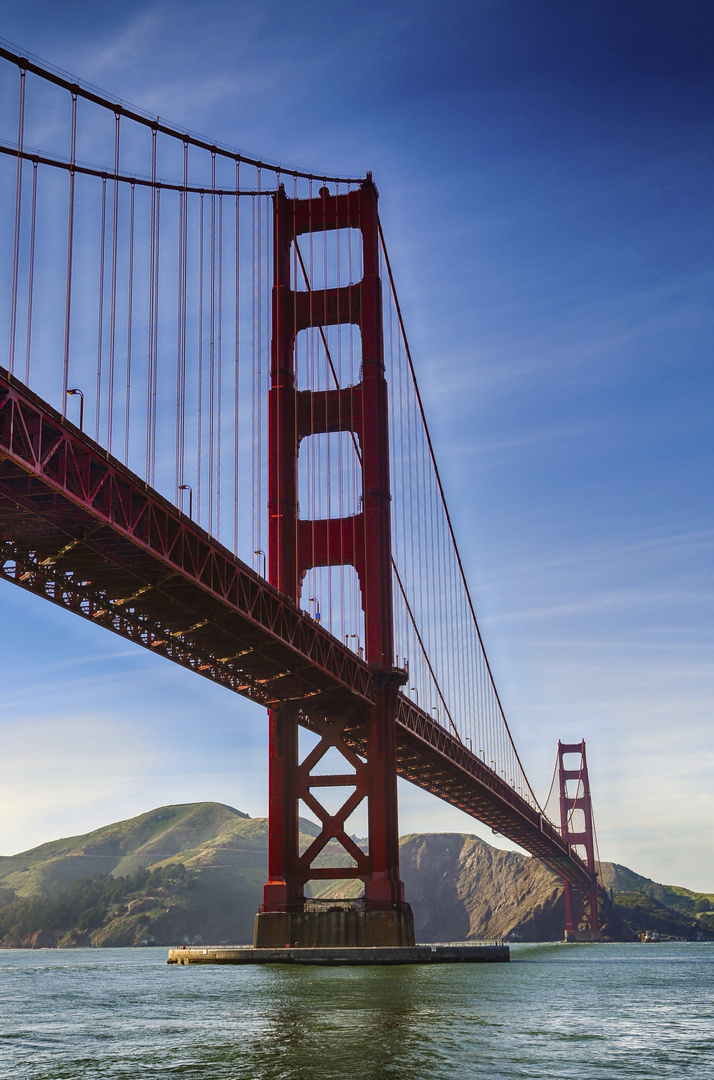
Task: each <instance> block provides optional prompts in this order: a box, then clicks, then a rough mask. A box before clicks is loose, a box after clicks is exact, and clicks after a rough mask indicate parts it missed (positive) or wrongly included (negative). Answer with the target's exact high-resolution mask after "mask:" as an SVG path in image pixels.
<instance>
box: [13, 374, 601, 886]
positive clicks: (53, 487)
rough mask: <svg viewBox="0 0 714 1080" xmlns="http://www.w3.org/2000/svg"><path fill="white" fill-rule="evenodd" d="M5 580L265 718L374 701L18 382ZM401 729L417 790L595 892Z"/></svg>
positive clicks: (361, 679) (429, 736)
mask: <svg viewBox="0 0 714 1080" xmlns="http://www.w3.org/2000/svg"><path fill="white" fill-rule="evenodd" d="M0 574H2V576H3V577H4V578H5V579H6V580H8V581H11V582H13V583H15V584H17V585H20V586H21V587H23V588H25V589H28V590H30V591H32V592H34V593H36V594H39V595H41V596H43V597H45V598H46V599H48V600H51V601H52V602H53V603H55V604H58V605H60V606H62V607H65V608H67V609H69V610H71V611H73V612H75V613H76V614H78V615H81V616H83V617H84V618H86V619H89V620H90V621H92V622H95V623H97V624H98V625H101V626H104V627H106V628H107V629H110V630H112V631H114V632H115V633H118V634H120V635H122V636H123V637H126V638H128V639H130V640H132V641H135V642H137V643H138V644H141V645H143V646H144V647H145V648H148V649H150V650H152V651H153V652H156V653H158V654H160V655H162V656H166V657H167V658H169V659H171V660H173V661H175V662H176V663H179V664H182V665H183V666H185V667H188V668H190V669H192V670H194V671H197V672H198V673H199V674H201V675H203V676H204V677H207V678H209V679H212V680H213V681H216V682H220V683H221V684H223V685H224V686H227V687H228V688H229V689H231V690H233V691H235V692H236V693H239V694H242V695H244V696H246V697H248V698H250V699H251V700H253V701H256V702H258V703H260V704H263V705H270V704H271V703H275V702H279V701H286V700H299V701H305V702H309V705H310V707H311V708H312V709H314V710H317V711H323V712H324V713H326V714H327V715H330V714H333V713H335V712H336V711H340V710H341V709H343V708H344V707H345V706H346V705H347V704H349V703H351V702H354V701H355V700H357V701H359V702H361V703H362V704H364V705H365V706H368V705H369V704H370V703H371V702H372V701H373V700H374V685H373V674H372V672H371V671H370V669H369V667H368V666H367V665H366V664H365V663H363V662H362V661H361V660H359V659H358V658H357V657H356V656H355V655H354V653H353V652H352V651H351V650H350V649H348V648H347V647H346V646H345V645H344V644H343V643H342V642H340V641H338V640H337V639H336V638H334V637H333V636H332V635H331V634H329V633H328V632H327V631H326V630H325V629H324V628H323V627H321V626H320V624H319V623H317V622H316V621H315V620H314V619H312V618H311V617H310V616H309V615H308V614H307V613H305V612H303V611H301V610H300V609H299V608H298V607H297V606H296V605H295V604H294V603H293V602H292V601H290V600H288V599H286V598H285V597H283V596H282V595H281V594H280V593H279V592H278V591H277V590H276V589H274V588H273V587H272V586H271V585H269V584H268V583H267V582H266V581H264V580H263V579H262V578H261V577H260V576H259V575H258V574H256V573H255V571H253V570H252V569H251V568H250V567H248V566H246V565H245V564H244V563H243V562H241V560H240V559H238V558H237V557H236V556H235V555H233V554H232V553H231V552H229V551H228V550H227V549H226V548H224V547H222V545H220V544H219V543H218V542H217V541H216V540H214V539H213V538H212V537H211V536H209V535H208V534H207V533H206V532H205V531H204V530H202V529H201V528H200V527H199V526H198V525H196V524H195V522H193V521H191V519H190V518H188V517H186V516H185V515H184V514H182V513H181V512H180V511H179V510H177V509H176V508H175V507H174V506H173V505H172V504H171V503H170V502H169V501H168V500H167V499H165V498H163V497H162V496H161V495H159V494H158V493H157V492H156V491H154V490H153V489H152V488H150V487H149V486H148V485H147V484H145V483H144V482H143V481H142V480H141V479H140V478H139V477H137V476H136V475H134V474H133V473H131V472H130V471H129V470H128V469H127V468H126V467H125V466H123V465H122V464H121V463H120V462H119V461H117V460H116V459H115V458H112V457H111V456H110V455H109V454H108V453H107V452H106V451H105V450H104V449H102V448H101V447H100V446H98V445H97V444H96V443H95V442H93V440H91V439H90V438H88V436H87V435H85V434H83V433H82V432H80V431H79V429H78V428H76V427H75V426H74V425H73V424H71V423H70V422H69V421H67V420H64V419H63V418H62V417H61V416H60V414H59V413H57V412H56V411H55V410H54V409H53V408H52V407H51V406H49V405H48V404H47V403H46V402H44V401H42V399H40V398H39V397H37V395H35V394H33V393H32V392H31V391H29V390H28V389H27V388H26V387H24V386H23V385H22V384H21V383H20V382H19V381H18V380H16V379H14V378H13V377H12V376H10V375H9V374H8V372H7V371H5V370H4V369H2V368H0ZM306 722H308V723H309V721H307V719H306ZM397 725H398V767H399V772H400V774H401V775H402V776H404V777H405V778H406V779H408V780H410V781H411V782H412V783H414V784H417V785H418V786H419V787H422V788H424V789H425V790H427V791H430V792H432V793H433V794H436V795H438V796H439V797H440V798H442V799H444V800H446V801H447V802H449V803H451V804H452V805H454V806H457V807H459V808H460V809H462V810H465V811H466V812H467V813H469V814H471V815H472V816H473V817H476V818H478V820H480V821H483V822H484V823H485V824H487V825H489V826H490V827H491V828H493V829H494V830H496V831H498V832H500V833H502V834H503V835H504V836H507V837H509V839H511V840H513V841H515V842H516V843H518V844H520V845H521V846H522V847H524V848H525V849H526V850H528V851H530V852H531V853H532V854H533V855H535V856H537V857H538V858H540V859H542V860H543V861H544V862H546V863H547V864H548V865H550V866H551V867H552V868H553V869H555V870H556V871H557V872H558V873H559V874H561V875H562V876H563V877H564V878H565V879H566V880H568V881H570V882H571V883H572V884H575V885H581V886H582V885H585V884H589V881H590V879H589V876H588V874H587V870H586V869H585V866H584V864H583V863H582V862H581V861H580V859H578V858H577V856H575V855H572V854H570V853H569V852H568V849H567V845H566V844H565V842H564V841H563V839H562V838H561V836H560V834H559V833H558V832H557V831H556V829H555V828H554V827H553V826H552V825H551V824H550V822H549V821H547V820H546V819H544V818H542V817H541V815H540V814H539V813H538V812H537V811H536V810H534V809H533V808H532V807H531V806H530V805H529V804H528V803H527V802H526V801H525V800H524V799H522V798H521V796H520V795H519V794H518V793H517V792H516V791H514V789H513V788H512V787H510V786H509V785H508V784H507V783H505V782H504V781H503V780H502V778H501V777H499V776H498V775H497V774H496V773H494V772H493V771H492V770H491V769H489V768H487V767H486V766H485V765H484V763H483V762H482V761H481V760H480V759H479V758H478V757H476V756H475V755H474V754H473V753H471V751H469V750H468V748H467V747H466V746H464V744H463V743H462V742H461V741H460V740H459V739H458V738H457V737H456V736H455V735H452V734H451V733H450V732H448V731H446V730H445V729H444V728H443V727H441V726H440V725H439V724H438V723H437V722H436V721H435V720H434V719H433V718H432V717H430V716H428V715H427V714H426V713H424V712H423V711H422V710H420V709H419V708H417V707H416V706H415V705H414V704H413V703H412V702H411V701H410V700H409V699H408V698H406V697H404V696H403V695H401V696H400V699H399V708H398V716H397ZM350 739H351V740H352V742H353V744H354V745H355V746H356V747H357V748H358V749H359V746H360V743H361V740H362V732H361V729H360V727H359V725H358V726H356V727H354V728H352V729H351V731H350Z"/></svg>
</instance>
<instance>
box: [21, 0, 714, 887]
mask: <svg viewBox="0 0 714 1080" xmlns="http://www.w3.org/2000/svg"><path fill="white" fill-rule="evenodd" d="M2 33H3V35H4V36H5V37H6V38H7V39H9V40H10V41H12V42H14V43H15V44H17V45H19V46H20V47H22V48H25V49H28V50H29V51H31V52H33V53H35V54H37V55H39V56H40V57H42V58H44V59H45V60H47V61H49V62H51V63H54V64H55V65H57V66H59V67H61V68H63V69H65V70H67V71H70V72H71V73H73V74H75V75H77V76H79V77H81V78H82V79H83V80H85V81H89V82H93V83H95V84H97V85H99V86H101V87H102V88H103V89H105V90H107V91H109V92H110V93H112V94H114V95H116V96H119V97H121V98H124V99H126V100H128V101H130V102H132V103H134V104H136V105H139V106H142V107H144V108H146V109H148V110H150V111H151V112H153V113H159V114H161V115H162V116H165V117H166V118H168V119H170V120H173V121H175V122H176V123H178V124H181V125H182V126H185V127H188V128H190V129H192V130H194V131H198V132H201V133H205V134H207V135H209V136H210V137H212V138H216V139H219V140H221V141H223V142H225V143H228V144H230V145H233V146H236V147H238V148H240V149H241V150H243V151H244V152H246V153H250V152H253V153H255V154H256V155H260V156H262V157H264V158H266V159H270V160H273V161H279V162H284V163H286V164H288V165H292V166H297V167H302V168H306V169H314V170H316V171H331V172H334V173H341V174H347V175H355V174H356V175H362V174H363V173H364V172H365V171H366V170H367V169H371V170H372V171H373V173H374V177H375V180H376V182H377V185H378V187H379V190H380V196H381V198H380V212H381V216H382V221H383V225H384V229H385V234H386V238H387V244H388V248H389V252H390V258H391V260H392V264H393V268H394V272H395V277H396V282H397V288H398V291H399V295H400V300H401V304H402V308H403V311H404V316H405V321H406V325H407V330H408V334H409V338H410V343H411V346H412V352H413V354H414V359H415V364H416V366H417V372H418V377H419V380H420V386H421V389H422V393H423V395H424V397H425V400H426V403H427V411H428V417H429V421H430V424H431V427H432V431H433V435H434V441H435V445H436V451H437V456H438V459H439V463H440V467H441V469H442V473H443V477H444V482H445V485H446V489H447V496H448V499H449V505H450V509H451V513H452V515H453V518H454V525H455V529H456V533H457V536H458V538H459V542H460V545H461V549H462V553H463V556H464V560H465V563H466V567H467V573H468V577H469V580H470V583H471V587H472V591H473V594H474V598H475V601H476V605H477V611H478V613H479V616H480V620H481V625H482V630H483V633H484V638H485V642H486V646H487V649H488V652H489V656H490V659H491V663H492V667H493V669H494V673H495V676H496V681H497V685H498V687H499V692H500V694H501V697H502V699H503V702H504V705H505V708H506V713H507V715H508V717H509V720H510V723H511V726H512V729H513V731H514V735H515V739H516V743H517V745H518V747H519V750H520V751H521V755H522V757H523V760H524V764H525V767H526V771H527V772H528V775H529V777H530V778H531V781H532V783H533V785H534V788H535V790H536V792H537V793H538V794H542V795H544V794H545V792H546V791H547V787H548V784H549V781H550V775H551V771H552V765H553V760H554V756H555V748H556V744H557V740H558V739H559V738H562V739H564V740H571V739H573V740H575V739H578V740H579V739H580V738H581V737H585V738H586V740H587V744H588V757H589V761H590V771H591V781H592V785H593V795H594V800H595V810H596V818H597V825H598V835H599V841H600V850H601V854H602V857H603V858H606V859H612V860H614V861H616V862H621V863H625V864H627V865H629V866H631V867H632V868H633V869H635V870H638V871H639V872H641V873H644V874H647V875H648V876H651V877H654V878H656V879H657V880H660V881H666V882H676V883H679V884H683V885H687V886H689V887H691V888H695V889H706V890H709V891H714V858H713V857H712V843H711V826H712V821H713V820H714V748H713V740H712V719H713V713H714V710H713V707H712V706H713V699H714V676H713V674H712V672H713V667H714V664H713V659H714V649H713V645H714V641H713V638H714V635H713V633H712V622H713V620H712V592H713V589H712V585H713V581H712V562H713V560H712V548H713V546H714V543H713V541H714V513H713V493H712V457H713V453H712V452H713V450H714V445H713V443H714V439H713V437H712V430H713V425H712V405H713V404H714V401H713V399H714V392H713V391H714V385H713V384H714V378H713V375H712V343H713V342H714V316H713V314H712V299H713V295H712V294H713V288H712V286H713V284H714V268H713V266H712V257H711V249H712V243H711V235H712V224H713V221H712V216H713V212H712V207H713V206H714V199H713V198H712V196H713V195H714V190H713V188H714V183H713V180H712V177H713V176H714V170H713V168H712V165H713V164H714V162H713V161H712V157H713V156H714V153H713V147H714V140H713V139H712V135H713V134H714V119H713V117H714V109H713V108H712V106H713V105H714V100H713V98H714V68H713V67H712V63H711V50H712V44H713V42H714V9H712V7H711V5H710V4H708V3H695V2H691V0H682V2H680V3H677V4H672V3H671V2H658V0H648V2H644V0H642V2H630V3H626V4H623V3H621V2H615V0H597V2H595V0H583V2H582V3H578V4H572V3H565V2H560V0H548V2H547V3H545V4H541V3H535V2H534V0H531V2H518V0H472V2H470V3H453V4H451V5H449V6H448V9H447V10H445V11H444V10H440V5H438V4H436V3H435V2H432V0H426V2H421V3H420V2H411V3H408V4H407V3H401V2H392V3H389V2H387V3H381V4H379V3H373V2H366V3H362V4H360V5H352V4H346V3H340V2H335V0H333V2H331V3H329V4H328V3H324V2H322V0H319V2H316V3H312V4H310V5H306V4H295V3H293V4H288V3H285V2H284V0H273V2H264V3H262V4H261V5H259V6H257V5H254V4H247V3H244V2H242V0H238V2H233V3H219V2H217V0H204V2H203V3H201V4H197V3H193V4H191V3H181V2H173V3H147V2H134V3H132V2H128V3H124V4H122V5H114V4H107V3H100V4H96V5H93V6H88V5H86V4H84V3H68V2H60V3H52V4H49V3H39V2H34V0H26V2H25V3H24V4H23V5H22V6H20V5H18V6H16V7H15V9H14V10H9V9H6V10H5V11H4V14H3V30H2ZM0 605H1V608H0V610H1V611H2V619H1V621H0V648H1V652H0V665H1V667H0V670H2V678H3V688H4V693H3V696H2V701H0V725H2V729H3V732H2V739H3V748H4V760H5V770H4V772H5V779H4V783H3V788H2V791H1V792H0V804H2V807H1V813H0V851H2V852H3V853H10V852H14V851H17V850H20V849H22V848H26V847H28V846H30V845H31V844H35V843H39V842H41V841H43V840H46V839H50V838H52V837H55V836H57V835H62V834H64V835H66V834H68V833H73V832H80V831H84V830H86V829H89V828H93V827H96V826H98V825H100V824H104V823H106V822H108V821H109V820H113V819H117V818H119V817H124V816H129V815H130V814H134V813H139V812H142V811H144V810H147V809H149V808H151V807H152V806H155V805H159V804H161V803H164V802H184V801H191V800H194V799H217V800H220V801H224V802H228V803H231V804H232V805H234V806H237V807H239V808H240V809H242V810H245V811H247V812H249V813H251V814H255V815H258V814H263V813H265V812H266V808H267V780H266V759H267V747H266V735H267V732H266V724H265V721H264V716H263V714H262V712H261V710H259V709H255V708H253V707H251V706H249V705H248V704H246V703H244V702H243V701H241V700H238V699H236V698H235V697H233V696H231V695H230V694H228V693H227V692H226V691H223V690H221V689H219V688H217V687H215V686H212V685H210V684H208V683H207V682H205V681H203V680H200V679H198V678H197V677H195V676H193V675H190V674H189V673H187V672H183V671H181V670H179V669H177V668H173V667H172V666H171V665H169V664H168V663H167V662H164V661H161V660H159V659H157V658H155V657H151V656H148V655H146V654H144V653H143V652H142V651H141V650H138V649H134V648H132V647H131V646H129V645H128V644H126V643H124V642H122V641H120V640H119V639H114V638H113V637H112V636H111V635H108V634H101V633H100V632H99V631H97V630H96V628H92V627H89V626H85V625H84V624H83V623H82V622H81V621H80V620H77V619H73V618H72V617H71V616H68V615H66V614H65V613H62V612H59V611H57V612H56V611H54V609H52V608H51V606H50V605H48V604H44V603H43V602H42V601H39V600H37V599H35V598H32V597H29V596H25V595H24V594H22V593H21V592H20V591H19V590H13V589H11V588H10V587H9V586H8V587H3V588H2V591H1V595H0ZM400 805H401V826H402V831H404V832H406V831H415V830H419V829H432V830H433V829H437V828H438V829H458V830H460V831H480V832H481V834H482V835H484V831H483V830H482V829H480V828H479V827H478V826H476V825H474V824H473V823H472V822H471V821H470V820H469V819H466V818H465V817H463V816H462V815H460V814H458V813H456V812H455V811H452V810H451V809H450V808H448V807H446V806H443V805H442V804H439V803H436V802H435V801H433V800H431V799H429V798H428V797H426V796H424V795H422V794H421V793H419V792H416V791H414V790H411V789H407V788H405V787H403V788H402V792H401V804H400ZM489 838H490V834H489Z"/></svg>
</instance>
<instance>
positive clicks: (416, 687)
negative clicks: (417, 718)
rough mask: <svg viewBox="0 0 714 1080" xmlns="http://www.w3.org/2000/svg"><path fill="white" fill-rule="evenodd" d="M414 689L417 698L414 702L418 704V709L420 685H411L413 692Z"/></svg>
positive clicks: (417, 705) (410, 688)
mask: <svg viewBox="0 0 714 1080" xmlns="http://www.w3.org/2000/svg"><path fill="white" fill-rule="evenodd" d="M412 690H413V691H414V698H415V700H414V704H415V705H416V707H417V709H418V708H419V687H418V686H410V687H409V692H410V693H411V691H412Z"/></svg>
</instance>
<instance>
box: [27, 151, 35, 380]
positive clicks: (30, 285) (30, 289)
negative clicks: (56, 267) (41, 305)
mask: <svg viewBox="0 0 714 1080" xmlns="http://www.w3.org/2000/svg"><path fill="white" fill-rule="evenodd" d="M36 225H37V162H36V161H33V162H32V199H31V206H30V265H29V267H28V272H27V333H26V334H25V386H29V384H30V343H31V341H32V300H33V297H34V292H35V231H36Z"/></svg>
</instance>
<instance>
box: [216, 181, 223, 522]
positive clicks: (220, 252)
mask: <svg viewBox="0 0 714 1080" xmlns="http://www.w3.org/2000/svg"><path fill="white" fill-rule="evenodd" d="M222 299H223V196H222V195H220V194H219V196H218V312H217V331H216V536H217V537H218V538H219V539H220V536H221V410H222V405H223V403H222V389H223V387H222V383H223V372H222V366H223V363H222V361H223V355H222V353H223V337H222V333H221V325H222V323H223V302H222Z"/></svg>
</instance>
